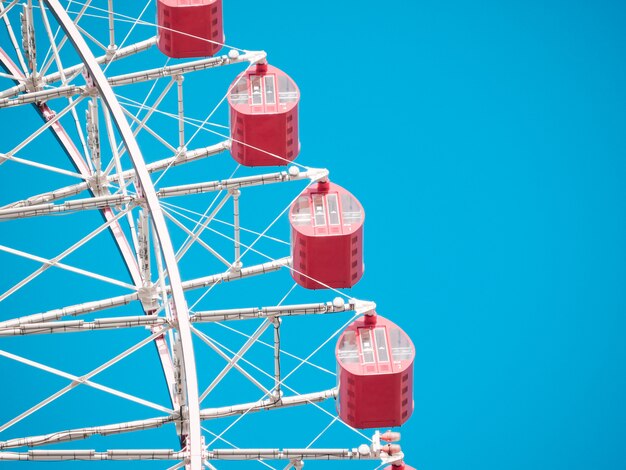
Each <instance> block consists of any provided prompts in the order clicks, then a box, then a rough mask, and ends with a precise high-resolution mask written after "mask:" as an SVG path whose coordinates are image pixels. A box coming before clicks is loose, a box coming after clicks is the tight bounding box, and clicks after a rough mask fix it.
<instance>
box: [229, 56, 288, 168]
mask: <svg viewBox="0 0 626 470" xmlns="http://www.w3.org/2000/svg"><path fill="white" fill-rule="evenodd" d="M299 101H300V91H299V90H298V87H297V86H296V84H295V82H294V81H293V80H292V79H291V78H290V77H289V76H288V75H287V74H285V73H284V72H282V71H281V70H279V69H277V68H276V67H272V66H271V65H267V64H257V65H256V67H254V68H251V69H250V70H248V71H247V72H244V73H242V74H241V75H239V76H238V77H237V78H236V79H235V81H234V82H233V83H232V85H231V87H230V92H229V94H228V103H229V104H230V136H231V139H232V145H231V149H230V153H231V154H232V156H233V158H234V159H235V160H237V161H238V162H239V163H241V164H242V165H245V166H279V165H287V164H288V163H289V162H291V161H293V160H294V159H295V158H296V157H297V156H298V153H299V151H300V142H299V140H298V102H299Z"/></svg>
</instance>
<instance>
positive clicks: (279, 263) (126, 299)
mask: <svg viewBox="0 0 626 470" xmlns="http://www.w3.org/2000/svg"><path fill="white" fill-rule="evenodd" d="M290 262H291V258H281V259H278V260H275V261H271V262H268V263H263V264H257V265H254V266H248V267H247V268H243V269H242V270H241V271H230V270H229V271H226V272H224V273H220V274H214V275H211V276H205V277H200V278H197V279H192V280H189V281H185V282H183V283H182V287H183V289H184V290H185V291H187V290H193V289H201V288H204V287H208V286H210V285H213V284H218V283H220V282H230V281H235V280H239V279H246V278H248V277H252V276H258V275H261V274H266V273H270V272H274V271H278V270H279V269H281V268H283V267H286V266H289V264H290ZM157 292H158V293H159V294H160V293H161V289H157ZM170 292H171V288H170V287H169V286H168V287H167V293H168V294H169V293H170ZM138 299H139V293H137V292H135V293H132V294H126V295H120V296H117V297H110V298H107V299H102V300H96V301H93V302H85V303H82V304H76V305H70V306H67V307H63V308H57V309H54V310H48V311H47V312H42V313H35V314H31V315H26V316H22V317H19V318H14V319H11V320H6V321H3V322H0V329H6V328H15V327H19V326H20V325H25V324H28V323H37V322H48V321H52V320H58V319H60V318H63V317H75V316H78V315H84V314H87V313H92V312H97V311H102V310H107V309H110V308H115V307H121V306H123V305H127V304H129V303H130V302H132V301H134V300H138Z"/></svg>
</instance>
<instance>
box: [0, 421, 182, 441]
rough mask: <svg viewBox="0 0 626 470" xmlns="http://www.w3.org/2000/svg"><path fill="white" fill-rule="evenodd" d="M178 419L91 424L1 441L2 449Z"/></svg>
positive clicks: (138, 428)
mask: <svg viewBox="0 0 626 470" xmlns="http://www.w3.org/2000/svg"><path fill="white" fill-rule="evenodd" d="M175 419H178V416H177V415H176V414H172V415H170V416H163V417H159V418H149V419H141V420H137V421H128V422H124V423H116V424H107V425H104V426H90V427H85V428H77V429H68V430H65V431H57V432H53V433H49V434H42V435H39V436H28V437H19V438H15V439H8V440H6V441H3V442H0V449H14V448H17V447H37V446H43V445H48V444H57V443H59V442H69V441H76V440H83V439H87V438H89V437H91V436H110V435H113V434H122V433H127V432H134V431H143V430H146V429H155V428H159V427H161V426H163V425H164V424H168V423H171V422H172V421H174V420H175Z"/></svg>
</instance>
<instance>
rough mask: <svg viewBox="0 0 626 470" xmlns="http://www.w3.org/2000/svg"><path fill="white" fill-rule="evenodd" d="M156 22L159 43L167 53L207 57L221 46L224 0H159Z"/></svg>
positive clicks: (169, 55)
mask: <svg viewBox="0 0 626 470" xmlns="http://www.w3.org/2000/svg"><path fill="white" fill-rule="evenodd" d="M157 23H158V25H159V34H158V40H157V45H158V46H159V49H160V50H161V52H162V53H163V54H165V55H166V56H168V57H173V58H181V57H206V56H212V55H214V54H215V53H217V51H219V50H220V49H221V48H222V43H223V42H224V28H223V25H222V0H157Z"/></svg>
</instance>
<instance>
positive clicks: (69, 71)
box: [0, 37, 156, 98]
mask: <svg viewBox="0 0 626 470" xmlns="http://www.w3.org/2000/svg"><path fill="white" fill-rule="evenodd" d="M65 40H66V38H63V39H62V40H61V43H60V44H59V46H58V49H59V50H60V49H61V46H62V44H64V43H65ZM155 44H156V37H153V38H150V39H146V40H144V41H140V42H137V43H135V44H131V45H129V46H125V47H121V48H120V49H118V50H116V51H115V56H114V57H113V58H111V60H117V59H123V58H124V57H129V56H131V55H134V54H137V53H138V52H143V51H145V50H147V49H149V48H151V47H152V46H153V45H155ZM53 62H54V58H51V59H50V62H48V63H47V64H46V67H44V68H43V70H42V73H45V71H46V70H47V69H48V67H49V66H50V64H52V63H53ZM96 62H98V63H99V64H104V63H107V62H109V60H108V58H107V55H106V54H105V55H102V56H99V57H97V58H96ZM83 69H84V65H83V64H76V65H72V66H70V67H66V68H64V69H63V70H61V71H58V72H53V73H51V74H48V75H45V76H43V77H40V78H41V82H42V83H43V84H45V85H47V84H50V83H54V82H58V81H59V80H63V76H66V77H74V76H76V75H78V74H80V73H81V72H82V70H83ZM26 89H27V88H26V85H25V84H19V85H16V86H14V87H11V88H8V89H6V90H4V91H2V92H0V98H8V97H10V96H15V95H17V94H18V93H22V92H24V91H26Z"/></svg>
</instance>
